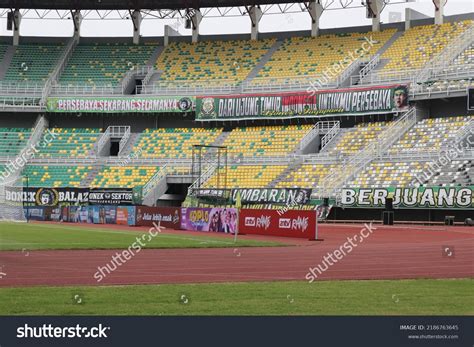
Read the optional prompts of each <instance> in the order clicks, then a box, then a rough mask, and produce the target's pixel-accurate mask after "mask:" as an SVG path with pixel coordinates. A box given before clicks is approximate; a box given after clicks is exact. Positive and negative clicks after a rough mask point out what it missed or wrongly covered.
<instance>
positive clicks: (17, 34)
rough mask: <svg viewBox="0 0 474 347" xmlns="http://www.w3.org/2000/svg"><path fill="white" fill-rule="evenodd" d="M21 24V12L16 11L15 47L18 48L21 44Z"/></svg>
mask: <svg viewBox="0 0 474 347" xmlns="http://www.w3.org/2000/svg"><path fill="white" fill-rule="evenodd" d="M20 22H21V13H20V10H15V11H14V12H13V46H18V45H19V44H20Z"/></svg>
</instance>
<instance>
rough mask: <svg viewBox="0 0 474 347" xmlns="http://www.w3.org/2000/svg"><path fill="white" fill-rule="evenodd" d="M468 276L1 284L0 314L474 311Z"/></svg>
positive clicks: (397, 313) (443, 313)
mask: <svg viewBox="0 0 474 347" xmlns="http://www.w3.org/2000/svg"><path fill="white" fill-rule="evenodd" d="M473 284H474V280H472V279H456V280H396V281H321V282H317V283H313V284H308V283H306V282H267V283H226V284H192V285H191V284H185V285H153V286H152V285H149V286H120V287H30V288H3V289H0V315H472V314H474V291H473V290H472V288H473Z"/></svg>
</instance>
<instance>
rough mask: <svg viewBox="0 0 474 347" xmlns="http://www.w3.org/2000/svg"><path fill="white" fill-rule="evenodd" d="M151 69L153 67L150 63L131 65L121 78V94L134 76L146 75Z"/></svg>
mask: <svg viewBox="0 0 474 347" xmlns="http://www.w3.org/2000/svg"><path fill="white" fill-rule="evenodd" d="M152 70H154V68H153V66H151V65H142V66H133V67H132V68H131V69H130V70H129V71H127V72H126V74H125V76H124V77H123V79H122V94H125V91H126V90H127V87H128V85H129V84H130V82H131V81H132V79H134V78H136V76H143V77H146V76H147V75H148V73H149V72H150V71H152Z"/></svg>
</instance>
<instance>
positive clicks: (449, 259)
mask: <svg viewBox="0 0 474 347" xmlns="http://www.w3.org/2000/svg"><path fill="white" fill-rule="evenodd" d="M361 229H362V226H361V225H350V226H349V225H322V226H320V235H321V237H322V238H324V241H322V242H315V241H313V242H311V241H305V240H292V239H283V241H284V242H285V241H286V242H287V243H290V244H292V245H291V246H289V247H259V248H239V249H235V248H225V249H224V248H219V249H156V250H142V251H141V252H140V253H138V254H136V256H135V257H134V258H132V259H131V260H129V261H128V262H127V263H126V264H124V265H122V266H120V267H118V268H117V270H116V271H114V272H112V273H111V274H110V275H108V276H107V277H106V278H105V279H104V280H103V281H101V282H100V283H98V282H97V281H96V279H94V273H96V271H98V267H99V266H105V265H106V264H107V263H109V262H110V261H111V257H112V255H114V254H115V253H116V252H117V250H96V251H92V250H89V251H81V250H77V251H76V250H67V251H31V252H30V253H29V255H28V256H25V254H23V253H22V252H20V251H16V252H12V251H4V252H0V266H2V268H3V271H4V272H5V273H6V275H5V276H3V278H1V279H0V287H12V286H38V285H51V286H52V285H124V284H161V283H203V282H236V281H285V280H305V276H306V274H307V273H308V270H309V268H310V267H312V268H314V267H316V266H317V265H318V264H321V263H322V261H323V256H324V255H326V254H327V253H328V252H333V251H334V250H335V249H339V248H340V247H341V245H343V244H344V243H345V242H346V241H347V238H348V237H353V236H354V235H355V234H359V232H360V231H361ZM132 230H135V231H136V230H137V229H136V228H135V229H132ZM177 232H179V231H174V232H173V233H177ZM179 233H183V232H179ZM193 234H194V233H193ZM221 237H229V236H227V235H222V236H221ZM247 237H248V238H250V236H247ZM229 238H230V237H229ZM252 238H253V239H262V238H261V237H253V236H252ZM265 239H266V240H272V239H273V240H278V241H281V240H282V239H281V238H269V237H266V238H265ZM355 244H356V245H357V246H356V247H353V250H352V251H351V252H350V253H347V254H346V256H345V257H343V258H342V259H341V260H338V261H337V263H334V264H333V265H332V266H329V267H328V269H327V271H325V272H323V273H322V274H321V275H319V276H318V280H319V279H322V280H336V279H337V280H343V279H402V278H406V279H409V278H473V277H474V228H467V227H449V228H447V229H446V228H445V227H424V226H419V227H418V226H407V227H402V226H395V227H382V226H377V230H375V231H374V233H373V234H372V235H370V236H369V237H368V238H366V239H364V240H363V242H360V243H355ZM446 248H448V250H445V249H446ZM346 251H347V249H346ZM323 269H324V266H323Z"/></svg>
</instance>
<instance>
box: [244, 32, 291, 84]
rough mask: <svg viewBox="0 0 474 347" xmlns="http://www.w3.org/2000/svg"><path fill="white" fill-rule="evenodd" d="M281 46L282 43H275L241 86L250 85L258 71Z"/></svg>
mask: <svg viewBox="0 0 474 347" xmlns="http://www.w3.org/2000/svg"><path fill="white" fill-rule="evenodd" d="M282 44H283V41H280V40H278V41H276V42H275V43H274V44H273V46H272V47H270V49H269V50H268V51H267V53H265V54H264V55H263V57H262V58H261V59H260V61H259V62H258V64H257V65H255V67H254V68H253V69H252V71H250V73H249V74H248V76H247V78H246V79H245V80H244V81H243V84H248V83H250V82H251V81H252V80H253V79H254V78H255V77H257V75H258V73H259V72H260V70H261V69H262V68H263V67H264V66H265V64H266V63H268V61H269V60H270V59H271V57H272V56H273V53H275V52H276V51H277V50H278V48H280V46H281V45H282Z"/></svg>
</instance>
